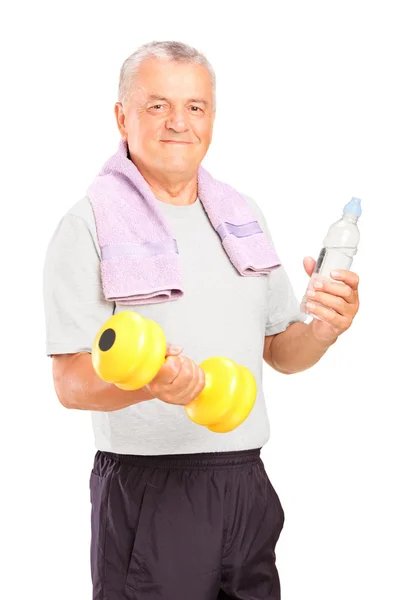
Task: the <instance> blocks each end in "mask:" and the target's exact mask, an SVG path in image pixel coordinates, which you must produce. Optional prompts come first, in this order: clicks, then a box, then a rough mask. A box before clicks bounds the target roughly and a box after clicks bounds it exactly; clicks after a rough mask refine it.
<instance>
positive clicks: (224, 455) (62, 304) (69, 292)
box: [44, 42, 358, 600]
mask: <svg viewBox="0 0 400 600" xmlns="http://www.w3.org/2000/svg"><path fill="white" fill-rule="evenodd" d="M215 108H216V107H215V75H214V72H213V70H212V67H211V65H210V64H209V63H208V61H207V60H206V59H205V57H204V56H203V55H202V54H200V53H199V52H197V51H196V50H195V49H193V48H190V47H188V46H186V45H184V44H181V43H176V42H160V43H156V42H155V43H151V44H147V45H145V46H143V47H141V48H139V50H138V51H137V52H136V53H134V54H133V55H132V56H131V57H129V58H128V59H127V60H126V61H125V63H124V65H123V67H122V70H121V75H120V87H119V101H118V102H117V103H116V106H115V116H116V120H117V125H118V129H119V132H120V135H121V139H122V140H123V141H125V142H126V147H127V152H126V158H128V159H129V160H130V161H132V163H134V165H135V166H136V168H137V169H138V170H139V172H140V173H141V175H142V176H143V178H144V180H145V181H146V182H147V185H148V187H149V189H150V190H151V192H152V194H153V195H154V198H155V199H156V202H157V205H158V209H159V211H160V213H161V214H162V216H163V218H164V219H165V221H166V222H167V223H168V225H169V227H170V228H171V230H172V232H173V235H174V238H175V240H176V241H177V244H178V247H179V258H180V261H181V265H182V274H183V281H184V294H183V295H182V296H181V297H179V298H178V299H176V300H174V301H169V302H147V303H146V302H144V303H141V304H138V303H134V302H132V305H131V306H129V305H128V306H127V305H126V304H122V303H119V302H118V301H115V302H113V301H110V299H107V298H105V296H104V290H103V288H102V271H101V269H100V264H101V259H102V252H103V248H102V247H101V245H100V243H99V239H98V235H99V231H98V229H97V228H96V222H95V218H94V214H93V207H92V205H91V203H90V200H89V198H88V197H85V198H83V199H82V200H80V201H79V202H77V203H76V204H75V205H74V206H73V207H72V208H71V209H70V210H69V211H68V213H67V214H66V215H64V217H63V218H62V219H61V222H60V224H59V226H58V227H57V229H56V231H55V233H54V235H53V238H52V240H51V242H50V245H49V249H48V252H47V255H46V262H45V271H44V298H45V309H46V326H47V354H48V355H49V356H52V357H53V375H54V383H55V389H56V393H57V395H58V398H59V400H60V402H61V403H62V405H63V406H65V407H67V408H75V409H81V410H90V411H91V415H92V421H93V428H94V434H95V442H96V448H97V452H96V456H95V459H94V466H93V470H92V473H91V476H90V491H91V502H92V542H91V569H92V580H93V598H94V600H100V599H101V600H103V599H104V600H105V599H106V598H107V600H122V599H125V600H128V599H130V598H132V599H133V598H135V599H137V600H141V599H144V598H148V599H155V598H160V599H163V600H180V599H182V600H183V599H185V600H215V599H216V598H219V599H228V598H229V599H234V598H236V599H239V598H240V599H245V598H252V599H254V600H256V599H260V600H261V599H263V600H267V599H268V600H277V599H279V598H280V582H279V576H278V572H277V569H276V565H275V546H276V543H277V541H278V538H279V535H280V532H281V530H282V527H283V524H284V511H283V509H282V506H281V503H280V500H279V497H278V495H277V494H276V491H275V490H274V488H273V486H272V484H271V482H270V480H269V478H268V476H267V474H266V472H265V469H264V466H263V464H262V461H261V458H260V449H261V448H262V447H263V446H264V445H265V444H266V442H267V441H268V438H269V423H268V416H267V411H266V408H265V400H264V395H263V389H262V364H263V363H262V360H263V359H264V360H265V361H266V362H267V363H268V364H269V365H270V366H271V367H273V368H274V369H276V370H277V371H279V372H281V373H286V374H290V373H296V372H299V371H303V370H305V369H308V368H309V367H311V366H312V365H314V364H315V363H316V362H317V361H318V360H319V359H320V358H321V357H322V356H323V355H324V353H325V352H326V351H327V349H328V348H329V347H330V346H331V345H332V344H334V343H335V341H336V340H337V338H338V336H339V335H340V334H342V333H343V332H344V331H345V330H347V329H348V328H349V326H350V325H351V323H352V320H353V318H354V316H355V314H356V313H357V310H358V291H357V288H358V277H357V275H356V274H355V273H352V272H349V271H341V272H339V273H338V274H336V276H335V278H336V279H337V280H338V282H339V283H333V282H331V283H325V284H324V287H323V289H321V290H320V291H318V292H317V293H316V294H315V296H314V297H313V298H311V297H310V301H311V300H313V302H312V303H311V304H310V306H309V308H310V311H311V312H312V313H314V314H315V315H317V316H319V317H320V319H313V320H312V321H311V323H309V324H306V323H305V322H304V321H305V317H304V315H302V314H301V312H300V309H299V304H298V302H297V300H296V298H295V295H294V292H293V289H292V286H291V284H290V281H289V280H288V277H287V275H286V273H285V270H284V268H283V267H282V266H279V267H278V268H275V269H273V270H271V271H270V272H269V274H268V275H265V276H258V277H245V276H241V275H240V274H239V273H238V272H237V270H236V269H235V268H234V267H233V266H232V264H231V262H230V261H229V259H228V257H227V254H226V253H225V252H224V249H223V248H222V245H221V241H220V239H219V238H218V235H216V233H215V231H214V229H213V227H212V226H211V224H210V220H209V218H208V216H207V213H206V212H205V210H204V206H203V203H202V201H201V199H200V198H199V189H198V185H197V184H198V170H199V168H200V165H201V162H202V160H203V158H204V156H205V154H206V152H207V150H208V147H209V145H210V143H211V139H212V131H213V124H214V119H215V114H216V111H215ZM243 198H244V199H245V202H246V203H247V204H248V206H249V207H250V209H251V211H252V212H253V214H254V216H255V218H256V219H257V221H258V223H259V224H260V226H261V228H262V230H263V232H264V233H265V235H266V236H267V237H268V239H269V240H271V237H270V233H269V231H268V228H267V224H266V221H265V218H264V215H263V214H262V211H261V210H260V208H259V207H258V205H257V204H256V202H255V201H254V200H252V199H251V198H248V197H247V196H244V197H243ZM103 259H104V256H103ZM314 264H315V262H314V261H313V260H312V259H310V258H307V259H305V261H304V266H305V270H306V272H307V274H308V275H311V273H312V270H313V268H314ZM315 301H317V302H318V304H315ZM127 309H130V310H134V311H136V312H139V313H140V314H141V315H143V316H145V317H146V318H150V319H153V320H154V321H156V322H157V323H159V324H160V326H161V327H162V329H163V330H164V332H165V334H166V337H167V340H168V342H169V344H168V348H167V356H166V362H165V364H164V365H163V366H162V367H161V369H160V371H159V373H158V374H157V376H156V377H155V378H154V379H153V380H152V381H151V382H150V383H149V384H148V385H147V386H145V387H144V388H142V389H140V390H136V391H126V390H122V389H119V388H118V387H116V386H114V385H112V384H109V383H105V382H103V381H102V380H100V379H99V378H98V377H97V376H96V374H95V372H94V370H93V366H92V362H91V355H90V352H91V348H92V343H93V341H94V338H95V336H96V333H97V331H98V330H99V328H100V327H101V325H102V324H103V323H104V322H105V321H106V320H107V319H108V318H109V317H110V316H111V315H112V314H113V313H115V312H119V311H122V310H127ZM332 309H333V310H332ZM173 344H178V345H179V346H175V345H173ZM183 349H184V350H185V352H184V353H183ZM215 355H223V356H228V357H230V358H232V359H233V360H235V361H236V362H238V363H239V364H243V365H246V366H247V367H248V368H249V369H250V370H251V371H252V373H253V374H254V376H255V378H256V381H257V388H258V392H257V399H256V402H255V405H254V408H253V410H252V412H251V413H250V415H249V417H248V418H247V419H246V420H245V421H244V422H243V423H242V424H241V425H240V426H239V427H238V428H237V429H235V430H234V431H231V432H229V433H226V434H215V433H213V432H211V431H209V430H208V429H207V428H206V427H202V426H199V425H196V424H194V423H192V422H191V421H190V420H189V419H188V417H187V416H186V414H185V412H184V411H183V410H182V406H184V405H186V404H188V403H189V402H191V401H192V400H193V399H194V398H196V397H197V396H198V395H199V393H200V392H201V390H202V389H203V387H204V384H205V382H204V373H203V371H202V369H200V368H199V367H198V366H197V365H198V363H199V362H201V361H202V360H204V359H205V358H207V357H210V356H215Z"/></svg>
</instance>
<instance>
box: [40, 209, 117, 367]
mask: <svg viewBox="0 0 400 600" xmlns="http://www.w3.org/2000/svg"><path fill="white" fill-rule="evenodd" d="M43 299H44V312H45V327H46V354H47V356H52V355H54V354H74V353H76V352H91V349H92V344H93V341H94V339H95V337H96V334H97V332H98V330H99V329H100V327H101V326H102V325H103V323H104V322H105V321H106V320H107V319H108V318H109V317H111V316H112V314H113V312H114V307H115V304H114V303H113V302H109V301H107V300H106V299H105V298H104V295H103V291H102V285H101V273H100V256H99V252H98V249H97V247H96V244H95V240H94V238H93V234H92V232H91V230H90V227H89V225H88V223H87V222H86V221H85V220H84V219H83V218H82V217H79V216H77V215H73V214H70V213H68V214H66V215H65V216H64V217H63V218H62V219H61V221H60V222H59V224H58V226H57V228H56V230H55V232H54V233H53V236H52V238H51V240H50V243H49V245H48V248H47V251H46V256H45V261H44V269H43Z"/></svg>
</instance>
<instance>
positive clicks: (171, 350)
mask: <svg viewBox="0 0 400 600" xmlns="http://www.w3.org/2000/svg"><path fill="white" fill-rule="evenodd" d="M182 350H183V347H182V346H175V345H174V344H167V350H166V353H165V356H172V355H175V354H180V353H181V352H182Z"/></svg>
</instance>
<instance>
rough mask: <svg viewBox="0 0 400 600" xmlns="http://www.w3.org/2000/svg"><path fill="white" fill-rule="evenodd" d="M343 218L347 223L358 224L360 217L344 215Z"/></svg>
mask: <svg viewBox="0 0 400 600" xmlns="http://www.w3.org/2000/svg"><path fill="white" fill-rule="evenodd" d="M342 218H343V219H344V220H345V221H348V222H349V223H357V221H358V217H357V216H356V215H352V214H350V213H343V217H342Z"/></svg>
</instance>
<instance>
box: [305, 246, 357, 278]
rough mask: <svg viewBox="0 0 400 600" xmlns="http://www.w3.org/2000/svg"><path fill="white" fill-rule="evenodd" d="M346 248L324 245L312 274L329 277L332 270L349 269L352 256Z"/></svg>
mask: <svg viewBox="0 0 400 600" xmlns="http://www.w3.org/2000/svg"><path fill="white" fill-rule="evenodd" d="M347 250H348V249H347V248H326V246H324V247H323V248H322V250H321V252H320V253H319V256H318V260H317V262H316V263H315V267H314V271H313V274H315V275H318V276H319V277H324V278H327V279H331V276H330V274H331V272H332V271H335V270H336V271H337V270H339V269H345V270H347V269H350V267H351V264H352V262H353V257H352V256H351V254H350V252H349V251H347ZM346 251H347V252H346Z"/></svg>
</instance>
